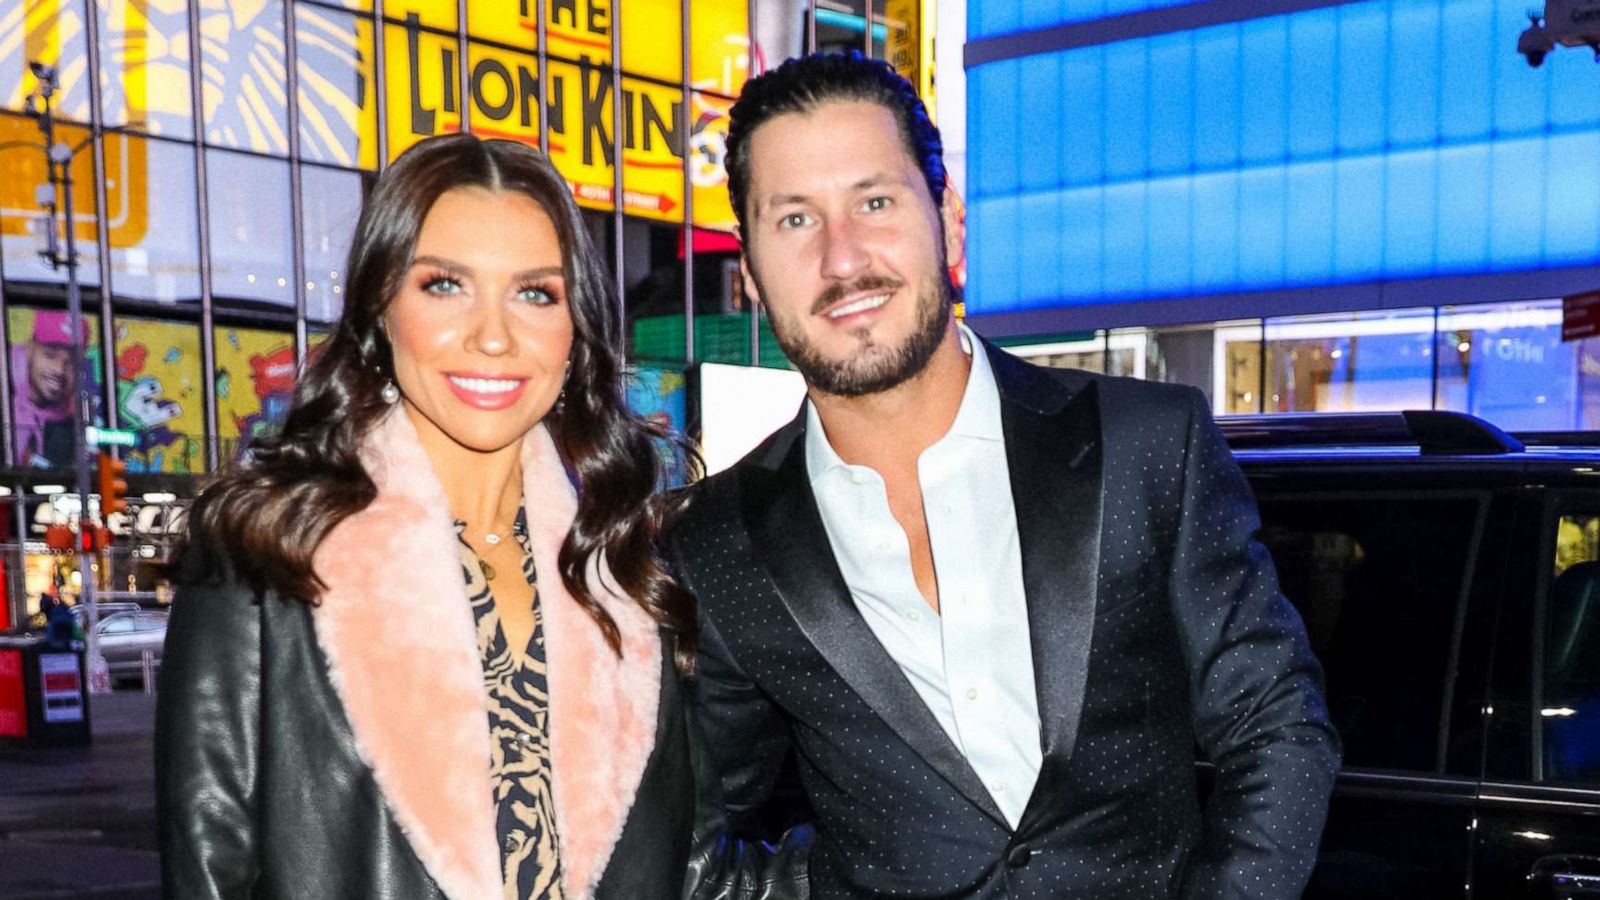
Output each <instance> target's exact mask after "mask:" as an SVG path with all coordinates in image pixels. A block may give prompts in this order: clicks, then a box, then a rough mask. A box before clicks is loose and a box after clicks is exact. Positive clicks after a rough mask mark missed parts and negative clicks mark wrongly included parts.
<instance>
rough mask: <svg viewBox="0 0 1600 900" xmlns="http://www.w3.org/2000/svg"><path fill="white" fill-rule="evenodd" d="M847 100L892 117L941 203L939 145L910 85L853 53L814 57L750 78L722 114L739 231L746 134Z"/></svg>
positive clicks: (746, 172) (746, 173)
mask: <svg viewBox="0 0 1600 900" xmlns="http://www.w3.org/2000/svg"><path fill="white" fill-rule="evenodd" d="M850 100H859V101H865V102H867V103H876V104H878V105H879V106H882V107H883V108H885V109H887V110H889V111H890V112H891V113H893V114H894V119H895V123H896V124H898V125H899V126H900V140H901V142H902V143H904V144H905V148H906V152H907V153H909V154H911V158H912V159H914V160H916V161H917V168H919V169H921V170H922V177H923V178H925V179H927V181H928V193H930V194H932V195H933V202H934V204H935V205H939V204H941V203H943V201H944V144H943V142H942V141H940V139H939V129H938V128H937V127H935V126H934V124H933V120H931V119H929V118H928V109H927V107H925V106H923V105H922V98H920V97H918V96H917V92H916V89H915V88H913V87H912V86H911V83H910V82H909V81H906V80H905V79H904V78H902V77H900V74H899V73H898V72H896V71H895V70H894V69H893V68H891V67H890V66H889V64H888V63H886V62H883V61H882V60H876V59H867V58H866V57H864V56H862V55H861V54H860V53H859V52H858V51H855V50H852V51H850V52H849V53H815V54H812V55H810V56H802V57H799V58H796V59H791V60H788V61H786V62H784V64H783V65H781V66H778V67H777V68H776V69H773V70H772V71H770V72H765V73H763V74H761V75H758V76H756V77H755V78H752V79H750V81H749V82H747V83H746V84H745V86H744V91H743V92H742V93H740V94H739V100H738V101H737V102H736V103H734V104H733V109H732V110H730V111H729V113H728V147H727V166H728V197H729V199H731V200H732V201H733V214H734V216H735V217H737V218H738V220H739V224H740V226H741V227H742V226H743V225H744V217H745V207H744V205H745V201H746V200H747V199H748V196H749V190H750V149H749V140H750V135H751V133H752V132H754V131H755V130H756V128H758V127H760V126H761V125H762V124H763V123H764V122H766V121H767V120H769V119H772V118H775V117H777V116H781V115H784V114H785V113H806V112H811V111H812V110H814V109H816V108H817V107H819V106H822V105H823V104H824V103H830V102H834V101H850Z"/></svg>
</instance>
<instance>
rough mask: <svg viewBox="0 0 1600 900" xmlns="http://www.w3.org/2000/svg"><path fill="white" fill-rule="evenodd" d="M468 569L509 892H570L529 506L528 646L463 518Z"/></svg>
mask: <svg viewBox="0 0 1600 900" xmlns="http://www.w3.org/2000/svg"><path fill="white" fill-rule="evenodd" d="M455 525H456V538H457V540H459V541H460V544H461V574H462V577H463V578H465V579H466V582H467V597H468V598H469V599H470V600H471V602H472V614H473V617H474V618H475V619H476V621H477V624H478V650H479V652H480V653H481V654H482V656H483V683H484V687H485V688H486V689H487V693H488V698H489V734H490V750H491V756H490V775H491V776H492V778H491V781H492V785H493V790H494V801H495V812H496V818H497V826H498V831H499V837H500V851H501V853H500V860H501V875H502V878H503V884H504V887H505V897H506V900H562V898H561V880H560V874H561V867H560V852H559V846H558V840H557V835H556V826H555V806H554V805H553V802H552V800H551V794H550V735H549V729H548V725H549V716H550V690H549V679H548V672H549V670H548V668H547V667H546V662H545V653H544V622H543V615H542V614H541V612H540V609H539V587H538V581H537V579H536V578H535V572H534V568H533V552H532V550H531V549H530V548H529V545H528V523H527V518H526V516H525V513H524V511H519V512H518V513H517V521H516V525H515V526H514V528H513V529H512V533H513V534H514V535H516V538H517V543H518V544H520V545H521V547H522V574H523V575H524V576H525V577H526V578H527V579H528V584H530V585H532V586H533V636H532V637H531V638H529V640H528V647H527V652H526V654H522V655H519V654H517V653H513V652H512V651H511V648H510V647H508V646H507V644H506V638H505V634H504V632H502V631H501V629H500V613H499V612H498V611H497V610H496V609H495V603H494V594H493V593H491V592H490V590H489V584H488V582H487V581H486V580H485V579H484V577H483V571H482V569H481V568H480V566H479V560H478V554H477V553H476V552H475V551H474V550H473V549H472V547H471V545H469V544H468V543H467V540H466V537H465V533H466V527H467V526H466V523H465V522H463V521H461V520H459V519H458V520H456V523H455Z"/></svg>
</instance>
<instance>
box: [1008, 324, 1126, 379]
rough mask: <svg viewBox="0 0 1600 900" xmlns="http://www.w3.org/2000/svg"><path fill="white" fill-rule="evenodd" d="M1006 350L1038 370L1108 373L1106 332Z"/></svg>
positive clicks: (1089, 333) (1061, 338)
mask: <svg viewBox="0 0 1600 900" xmlns="http://www.w3.org/2000/svg"><path fill="white" fill-rule="evenodd" d="M1008 343H1009V342H1008ZM1006 350H1007V352H1009V353H1011V354H1013V355H1015V356H1018V357H1020V358H1022V359H1025V360H1027V361H1028V362H1031V363H1033V364H1034V365H1036V366H1049V367H1050V368H1052V369H1082V370H1084V371H1086V372H1101V373H1104V372H1105V371H1106V333H1105V332H1104V331H1088V332H1084V333H1082V334H1076V335H1062V336H1060V337H1059V338H1057V339H1056V340H1052V341H1044V342H1040V343H1028V344H1016V345H1011V346H1007V347H1006Z"/></svg>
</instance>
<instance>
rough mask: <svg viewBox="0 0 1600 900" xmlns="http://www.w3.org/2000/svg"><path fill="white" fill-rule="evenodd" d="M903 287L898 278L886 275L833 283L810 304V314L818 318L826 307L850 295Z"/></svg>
mask: <svg viewBox="0 0 1600 900" xmlns="http://www.w3.org/2000/svg"><path fill="white" fill-rule="evenodd" d="M904 285H905V282H904V281H901V280H900V279H898V278H890V277H889V276H888V275H863V276H861V277H860V278H857V279H856V280H855V281H851V282H849V283H844V282H835V283H833V284H830V285H828V286H827V287H826V288H824V289H823V291H822V293H820V294H818V295H817V299H816V300H815V301H814V302H812V304H811V314H812V315H814V316H819V315H821V314H822V312H823V311H824V310H826V309H827V308H828V307H830V306H832V305H834V304H835V303H838V302H839V301H840V300H843V299H844V298H846V297H848V296H850V295H851V294H862V293H867V292H869V291H897V290H899V289H900V288H901V287H902V286H904Z"/></svg>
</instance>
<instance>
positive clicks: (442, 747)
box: [314, 409, 662, 900]
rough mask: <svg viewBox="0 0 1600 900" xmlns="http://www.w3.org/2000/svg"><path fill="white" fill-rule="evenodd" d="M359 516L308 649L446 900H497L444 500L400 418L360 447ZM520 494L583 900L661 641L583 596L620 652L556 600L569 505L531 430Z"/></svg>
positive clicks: (607, 846) (481, 717)
mask: <svg viewBox="0 0 1600 900" xmlns="http://www.w3.org/2000/svg"><path fill="white" fill-rule="evenodd" d="M362 457H363V461H364V462H365V464H366V466H367V471H368V472H369V473H371V475H372V478H373V481H375V482H376V483H377V485H378V497H377V499H376V500H375V501H373V503H372V505H371V506H369V507H367V508H366V509H364V510H362V511H361V512H359V513H357V514H356V515H354V516H351V517H350V518H348V519H346V520H345V521H343V522H341V523H340V524H339V525H338V526H337V527H335V528H334V529H333V530H332V531H331V532H329V534H328V536H327V538H326V539H325V540H324V541H323V542H322V545H321V546H320V547H318V549H317V553H316V571H317V574H318V576H319V577H320V578H321V579H322V581H323V583H324V584H325V585H326V586H327V590H326V592H325V593H324V594H323V595H322V603H321V605H320V606H318V607H316V612H315V616H314V618H315V621H316V629H317V638H318V641H319V642H320V644H321V646H322V649H323V652H324V653H325V654H326V656H327V658H328V674H329V677H330V679H331V680H332V682H333V686H334V688H335V690H336V691H337V692H338V694H339V697H340V699H341V700H342V701H343V704H344V709H345V713H346V715H347V717H348V718H349V721H350V726H351V729H352V730H353V731H354V733H355V739H356V745H357V747H358V748H359V749H360V752H361V754H362V757H363V758H364V759H365V760H366V762H367V763H368V764H369V765H370V766H371V767H372V772H373V777H374V778H375V779H376V781H377V783H378V787H379V789H380V790H382V792H383V795H384V798H385V801H386V802H387V803H388V805H389V808H390V809H391V810H392V811H393V813H394V816H395V819H396V821H397V822H399V824H400V827H401V829H402V830H403V831H404V832H405V834H406V837H407V839H408V840H409V841H410V842H411V846H412V848H413V849H414V850H415V851H416V854H417V857H418V858H419V859H420V860H421V861H422V864H423V866H424V867H425V868H426V869H427V870H428V873H429V874H430V875H431V876H432V877H433V879H434V881H435V882H436V883H437V884H438V885H439V888H440V890H442V891H443V892H444V894H445V896H446V897H449V898H451V900H486V898H491V897H500V896H501V893H502V889H501V878H500V851H499V841H498V839H497V836H496V834H495V814H494V806H493V801H492V798H491V796H490V786H489V731H488V725H487V722H488V718H487V717H488V705H487V701H486V699H485V695H484V690H483V664H482V661H481V659H480V658H479V655H478V644H477V637H476V632H475V623H474V621H473V616H472V610H471V608H470V607H469V606H468V603H467V597H466V590H465V585H464V584H463V582H462V578H461V566H460V562H459V556H458V553H457V550H456V536H455V531H454V529H453V527H452V526H451V519H450V510H449V506H448V503H447V501H446V499H445V495H444V489H443V488H442V487H441V486H440V484H439V480H438V478H437V477H435V475H434V473H433V468H432V466H431V464H430V463H429V461H428V457H427V455H426V454H425V453H424V451H423V449H422V445H421V444H420V443H419V442H418V440H417V433H416V429H415V427H414V426H413V425H412V424H411V421H410V419H409V418H408V417H407V416H406V415H405V414H404V413H403V412H401V411H400V410H399V409H396V410H395V411H394V412H393V413H391V414H390V415H389V416H388V417H387V419H385V421H384V422H383V423H382V424H381V425H379V426H378V427H377V428H376V429H375V430H374V432H373V434H372V435H371V436H370V437H369V438H368V439H367V442H366V446H365V447H364V449H363V453H362ZM522 467H523V492H524V493H523V498H524V501H523V502H524V504H525V505H526V507H527V510H528V520H529V536H530V538H531V544H532V547H533V556H534V562H535V564H536V566H537V569H538V572H539V596H540V602H541V603H542V604H543V613H544V629H545V645H546V653H547V656H548V660H549V664H550V755H551V780H552V791H553V794H554V797H555V806H556V809H555V819H556V829H557V832H558V838H559V841H560V847H561V867H562V872H561V876H562V877H561V882H562V888H563V893H565V894H566V896H567V897H569V898H573V900H580V898H587V897H590V896H591V895H592V894H593V892H594V889H595V886H596V885H597V884H598V883H599V881H600V877H601V875H602V874H604V872H605V870H606V865H607V863H608V862H609V861H610V858H611V854H612V851H613V850H614V849H615V847H616V843H617V840H618V839H619V838H620V837H621V835H622V828H623V825H624V823H625V822H626V820H627V816H628V810H629V809H630V808H631V806H632V804H633V798H634V794H635V793H636V791H637V790H638V787H639V783H640V781H641V779H642V778H643V775H644V767H645V763H646V762H647V761H648V759H649V757H650V754H651V752H652V751H653V750H654V748H655V733H656V713H657V710H656V705H657V703H658V702H659V699H660V689H661V682H660V679H661V663H662V660H661V644H660V639H659V637H658V632H657V630H656V626H655V624H654V622H653V621H652V620H651V619H650V617H649V616H648V615H647V614H646V613H645V612H644V611H643V610H641V609H640V608H639V607H638V606H637V605H636V604H634V603H632V602H631V601H629V600H627V599H625V598H621V597H619V596H617V595H615V594H614V593H612V592H610V591H608V590H606V589H605V588H604V587H603V586H602V585H606V584H609V583H610V579H609V573H608V572H607V571H606V570H605V569H604V567H603V566H599V567H596V568H595V569H594V570H592V571H591V574H590V584H591V585H595V586H596V587H595V593H596V595H597V596H598V597H599V599H600V601H601V602H602V603H603V604H604V605H605V607H606V609H607V610H608V611H609V612H610V613H611V615H612V616H613V617H614V618H615V619H616V621H617V626H618V627H619V629H620V630H621V632H622V646H623V658H622V659H620V660H619V659H617V657H616V655H615V654H614V653H612V652H611V649H610V648H609V647H607V646H606V643H605V640H604V638H602V637H601V635H600V630H599V629H598V628H597V627H596V626H595V625H594V622H593V620H591V619H590V618H589V617H588V615H587V614H586V613H585V612H584V611H583V609H582V607H580V606H578V604H577V603H576V602H575V601H574V600H573V599H572V598H571V597H570V596H569V595H568V594H567V592H566V591H565V590H563V589H562V585H561V578H560V576H559V575H558V574H557V570H556V554H557V552H558V551H559V549H560V546H561V542H562V540H563V539H564V538H565V537H566V534H567V531H568V530H569V529H570V528H571V525H572V520H573V516H574V515H575V514H576V511H577V497H576V495H575V493H574V491H573V488H572V484H571V482H570V481H569V480H568V478H567V473H566V470H565V468H564V467H563V466H562V465H561V462H560V460H559V458H558V457H557V455H556V451H555V446H554V444H553V442H552V441H551V439H550V435H549V434H548V432H547V431H546V430H545V428H544V426H542V425H541V426H539V427H538V428H537V429H535V430H534V431H533V432H532V433H530V434H529V435H528V437H527V439H526V440H525V441H524V442H523V446H522Z"/></svg>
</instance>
